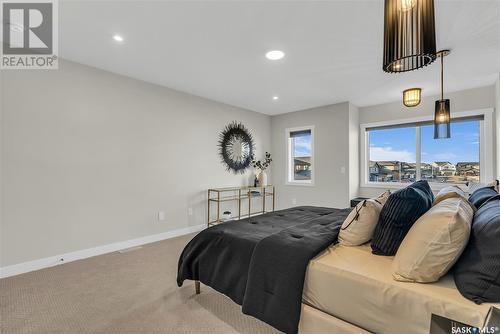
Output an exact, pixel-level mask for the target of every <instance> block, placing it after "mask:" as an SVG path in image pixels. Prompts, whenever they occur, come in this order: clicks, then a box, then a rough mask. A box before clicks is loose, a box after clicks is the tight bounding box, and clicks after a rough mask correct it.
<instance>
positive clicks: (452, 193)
mask: <svg viewBox="0 0 500 334" xmlns="http://www.w3.org/2000/svg"><path fill="white" fill-rule="evenodd" d="M457 197H458V198H462V199H463V200H464V201H466V202H467V203H468V204H469V205H470V206H471V208H472V210H474V212H476V207H475V206H474V204H472V203H471V202H469V200H468V199H467V195H466V194H465V191H463V190H462V188H460V187H459V186H448V187H444V188H443V189H441V190H440V191H439V192H438V194H437V195H436V197H435V198H434V202H433V203H432V205H433V206H434V205H437V204H438V203H440V202H442V201H444V200H445V199H448V198H457Z"/></svg>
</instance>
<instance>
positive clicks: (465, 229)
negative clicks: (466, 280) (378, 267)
mask: <svg viewBox="0 0 500 334" xmlns="http://www.w3.org/2000/svg"><path fill="white" fill-rule="evenodd" d="M473 216H474V211H473V210H472V208H471V206H470V205H469V204H468V203H467V201H466V200H464V199H462V198H461V197H452V198H448V199H445V200H443V201H441V202H439V203H438V204H436V205H435V206H433V207H432V208H431V209H430V210H429V211H427V212H426V213H425V214H424V215H423V216H421V217H420V218H419V219H418V220H417V221H416V222H415V224H414V225H413V226H412V227H411V229H410V231H409V232H408V234H407V235H406V237H405V238H404V240H403V242H402V243H401V246H399V249H398V251H397V253H396V256H395V257H394V261H393V274H392V276H393V277H394V279H395V280H396V281H403V282H420V283H428V282H435V281H437V280H439V278H440V277H441V276H443V275H445V274H446V273H447V272H448V270H449V269H450V268H451V266H452V265H453V264H454V263H455V262H456V261H457V260H458V258H459V257H460V254H462V251H463V250H464V248H465V246H466V245H467V242H468V240H469V235H470V231H471V224H472V218H473Z"/></svg>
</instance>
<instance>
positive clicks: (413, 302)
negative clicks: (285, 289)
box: [303, 244, 500, 334]
mask: <svg viewBox="0 0 500 334" xmlns="http://www.w3.org/2000/svg"><path fill="white" fill-rule="evenodd" d="M392 259H393V257H388V256H377V255H373V254H372V253H371V248H370V246H369V245H363V246H357V247H346V246H342V245H338V244H337V245H333V246H331V247H329V248H328V249H326V250H325V251H324V252H322V253H321V254H319V255H318V256H317V257H316V258H314V259H313V260H312V261H311V262H310V264H309V267H308V270H307V274H306V279H305V283H304V291H303V302H304V304H306V305H308V306H310V307H313V308H314V309H317V310H321V311H322V312H324V313H326V314H329V315H332V316H334V317H336V318H338V319H341V320H343V321H345V322H347V323H350V324H352V325H354V326H356V327H359V328H362V329H364V330H367V331H370V332H374V333H388V334H391V333H429V327H430V322H431V315H432V314H436V315H440V316H443V317H446V318H450V319H453V320H457V321H460V322H462V323H465V324H468V325H472V326H477V327H482V326H484V322H485V319H486V317H487V315H488V312H489V310H490V307H491V306H495V307H497V308H498V307H500V304H488V303H484V304H481V305H476V304H475V303H474V302H472V301H470V300H468V299H466V298H464V297H463V296H462V295H461V294H460V293H459V291H458V290H457V288H456V287H455V283H454V281H453V276H452V275H451V274H448V275H446V276H444V277H442V278H441V279H440V280H439V281H438V282H436V283H428V284H421V283H407V282H397V281H394V280H393V279H392V271H391V264H392ZM353 291H354V292H355V293H353ZM306 317H307V315H306Z"/></svg>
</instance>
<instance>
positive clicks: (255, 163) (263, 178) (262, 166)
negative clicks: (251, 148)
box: [252, 152, 273, 187]
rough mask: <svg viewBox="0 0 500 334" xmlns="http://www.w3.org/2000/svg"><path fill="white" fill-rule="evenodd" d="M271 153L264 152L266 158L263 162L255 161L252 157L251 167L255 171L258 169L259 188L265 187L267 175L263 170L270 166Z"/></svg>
mask: <svg viewBox="0 0 500 334" xmlns="http://www.w3.org/2000/svg"><path fill="white" fill-rule="evenodd" d="M272 161H273V159H271V153H269V152H266V156H265V159H264V160H255V157H254V156H252V166H253V168H255V169H259V170H260V172H259V186H261V187H265V186H267V174H266V172H265V170H266V169H267V168H268V167H269V166H270V165H271V162H272Z"/></svg>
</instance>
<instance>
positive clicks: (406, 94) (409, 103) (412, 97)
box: [403, 88, 422, 107]
mask: <svg viewBox="0 0 500 334" xmlns="http://www.w3.org/2000/svg"><path fill="white" fill-rule="evenodd" d="M421 97H422V89H421V88H410V89H406V90H405V91H403V104H404V105H405V106H406V107H416V106H418V105H419V104H420V99H421Z"/></svg>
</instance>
